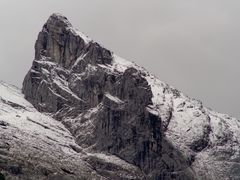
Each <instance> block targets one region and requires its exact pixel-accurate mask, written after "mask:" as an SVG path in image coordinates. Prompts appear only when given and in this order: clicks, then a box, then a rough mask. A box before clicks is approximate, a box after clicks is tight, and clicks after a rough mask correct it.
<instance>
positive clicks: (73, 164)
mask: <svg viewBox="0 0 240 180" xmlns="http://www.w3.org/2000/svg"><path fill="white" fill-rule="evenodd" d="M92 162H94V164H93V163H92ZM98 163H101V164H106V165H108V166H109V167H112V169H109V172H107V173H105V174H110V175H108V176H110V177H111V176H112V177H113V178H119V177H122V178H126V177H132V178H133V179H134V178H136V177H138V178H140V177H141V173H139V172H138V169H137V167H134V166H131V165H129V164H128V163H126V162H124V161H123V160H121V159H119V158H117V157H115V156H110V155H106V154H102V153H101V154H99V153H98V154H94V153H88V152H85V151H84V150H83V149H82V148H81V147H80V146H78V145H77V144H76V143H75V138H74V137H73V136H72V135H71V133H70V132H69V131H68V130H67V129H66V128H65V127H64V126H63V125H62V123H60V122H58V121H56V120H54V119H53V118H51V116H50V115H49V114H42V113H40V112H38V111H37V110H36V109H35V108H34V107H33V106H32V105H31V104H30V103H29V102H28V101H26V100H25V99H24V96H23V94H22V93H21V90H20V89H17V88H16V87H14V86H11V85H8V84H6V83H4V82H0V173H1V174H0V179H1V178H3V177H5V178H6V179H59V180H60V179H105V178H104V176H102V174H104V172H103V170H102V167H101V166H99V165H98V166H95V165H97V164H98ZM112 171H113V172H114V173H115V174H113V172H112ZM133 173H134V174H138V175H136V176H134V175H133ZM111 174H113V175H111Z"/></svg>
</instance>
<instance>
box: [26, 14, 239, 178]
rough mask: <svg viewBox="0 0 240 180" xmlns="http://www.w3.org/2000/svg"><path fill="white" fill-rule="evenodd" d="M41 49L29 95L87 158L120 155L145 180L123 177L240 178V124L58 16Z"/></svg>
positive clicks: (41, 41) (107, 174)
mask: <svg viewBox="0 0 240 180" xmlns="http://www.w3.org/2000/svg"><path fill="white" fill-rule="evenodd" d="M35 49H36V58H35V60H34V61H33V66H32V67H31V69H30V71H29V72H28V74H27V75H26V77H25V79H24V83H23V93H24V95H25V98H26V99H27V100H28V101H29V102H31V103H32V104H33V105H34V107H36V108H37V109H38V110H39V111H40V112H47V113H50V115H51V116H52V117H54V118H55V119H57V120H59V121H61V122H62V123H63V124H64V125H65V127H66V128H67V129H68V130H69V131H70V133H71V135H72V136H73V137H74V138H75V141H76V143H77V145H79V146H81V148H82V149H84V150H85V151H86V152H87V153H89V154H92V153H98V154H101V156H102V154H110V155H114V156H117V157H118V158H120V159H122V160H123V161H124V162H125V163H127V164H129V165H131V166H135V167H137V169H139V170H140V171H141V172H142V174H144V176H145V177H144V178H142V177H141V178H139V177H136V176H135V177H136V178H132V176H128V178H122V179H150V180H155V179H169V180H170V179H239V176H240V174H239V171H238V170H239V169H240V164H239V154H240V152H239V144H240V139H239V137H240V131H239V128H240V121H238V120H237V119H235V118H231V117H229V116H226V115H223V114H219V113H216V112H214V111H212V110H209V109H208V108H205V107H204V106H203V105H202V103H201V102H200V101H197V100H194V99H191V98H189V97H187V96H185V95H184V94H183V93H181V92H180V91H178V90H177V89H174V88H172V87H170V86H168V85H167V84H165V83H163V82H161V81H160V80H159V79H157V78H156V77H154V76H153V75H151V74H150V73H148V72H147V71H146V70H145V69H144V68H141V67H139V66H138V65H136V64H134V63H131V62H128V61H126V60H124V59H122V58H120V57H118V56H116V55H115V54H114V53H113V52H111V51H109V50H108V49H105V48H104V47H102V46H101V45H99V44H98V43H96V42H93V41H91V40H90V41H89V39H88V38H87V37H86V36H83V35H82V34H81V33H79V32H78V31H77V30H75V29H74V28H73V27H72V25H71V24H70V23H69V21H68V20H67V18H65V17H64V16H62V15H60V14H53V15H52V16H50V18H49V20H48V21H47V23H46V24H45V25H44V27H43V29H42V31H41V32H40V33H39V36H38V39H37V41H36V45H35ZM169 73H171V72H169ZM87 159H90V160H91V162H92V163H90V165H91V166H93V167H94V168H95V169H97V171H96V172H100V171H99V169H98V168H99V167H96V165H99V164H100V163H98V162H96V161H95V160H94V159H91V157H87ZM110 160H111V159H110ZM95 162H96V163H95ZM226 164H227V166H226ZM101 167H103V171H102V172H100V174H104V176H105V177H107V178H108V177H109V178H110V179H121V178H120V177H119V178H116V176H113V175H116V173H111V172H109V171H108V170H109V169H112V166H111V167H110V168H107V169H108V170H106V166H105V165H103V166H101ZM108 167H109V166H108ZM123 167H127V166H125V165H123ZM124 171H125V170H124ZM103 172H104V173H103ZM126 174H127V175H128V174H129V172H127V173H126ZM134 174H135V175H138V174H136V173H134ZM236 177H237V178H236Z"/></svg>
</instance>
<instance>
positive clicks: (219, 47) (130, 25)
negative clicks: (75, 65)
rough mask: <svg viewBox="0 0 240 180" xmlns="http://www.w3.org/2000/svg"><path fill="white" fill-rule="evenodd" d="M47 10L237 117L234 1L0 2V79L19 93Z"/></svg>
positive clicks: (239, 6) (239, 42) (239, 86)
mask: <svg viewBox="0 0 240 180" xmlns="http://www.w3.org/2000/svg"><path fill="white" fill-rule="evenodd" d="M53 12H59V13H62V14H64V15H65V16H67V17H68V19H69V20H70V21H71V22H72V24H73V25H74V26H75V27H76V28H78V29H79V30H80V31H82V32H84V33H85V34H86V35H88V36H89V37H91V38H92V39H94V40H95V41H98V42H100V43H101V44H103V45H104V46H105V47H107V48H109V49H111V50H113V51H114V52H115V53H117V54H118V55H120V56H122V57H124V58H125V59H128V60H131V61H135V62H137V63H138V64H140V65H142V66H144V67H146V68H147V69H148V70H149V71H150V72H152V73H153V74H155V75H156V76H158V77H159V78H160V79H161V80H162V81H165V82H167V83H169V84H170V85H173V86H174V87H176V88H178V89H180V90H181V91H183V92H184V93H185V94H187V95H189V96H191V97H194V98H197V99H201V100H202V101H203V103H204V105H205V106H207V107H211V108H213V109H215V110H217V111H220V112H223V113H228V114H230V115H233V116H236V117H238V118H240V111H239V107H240V106H239V101H240V83H239V72H240V71H239V66H240V62H239V61H240V23H239V22H240V21H239V20H240V1H239V0H41V1H36V0H21V1H17V0H0V17H1V21H0V27H1V30H0V32H1V33H0V79H1V80H3V81H6V82H8V83H12V84H15V85H17V86H19V87H21V83H22V81H23V78H24V76H25V74H26V73H27V71H28V69H29V68H30V66H31V63H32V60H33V56H34V43H35V40H36V38H37V34H38V32H39V31H40V30H41V27H42V25H43V24H44V23H45V21H46V20H47V18H48V16H49V15H50V14H52V13H53Z"/></svg>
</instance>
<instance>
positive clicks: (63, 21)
mask: <svg viewBox="0 0 240 180" xmlns="http://www.w3.org/2000/svg"><path fill="white" fill-rule="evenodd" d="M46 25H52V26H56V27H58V26H60V27H72V24H71V23H70V22H69V21H68V19H67V17H65V16H64V15H62V14H60V13H53V14H52V15H51V16H50V17H49V18H48V20H47V23H46Z"/></svg>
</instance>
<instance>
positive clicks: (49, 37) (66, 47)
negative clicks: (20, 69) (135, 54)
mask: <svg viewBox="0 0 240 180" xmlns="http://www.w3.org/2000/svg"><path fill="white" fill-rule="evenodd" d="M86 55H87V56H86ZM93 56H94V57H93ZM81 57H85V61H86V63H97V62H93V61H92V59H95V60H96V61H98V63H109V62H110V61H111V59H112V54H111V52H110V51H109V50H107V49H105V48H103V47H102V46H100V45H99V44H98V43H96V42H93V41H92V40H91V39H90V38H88V37H87V36H85V35H84V34H83V33H81V32H80V31H78V30H77V29H75V28H73V26H72V25H71V23H70V22H69V21H68V19H67V18H66V17H65V16H63V15H61V14H58V13H54V14H52V15H51V16H50V17H49V19H48V20H47V22H46V23H45V25H44V26H43V28H42V31H41V32H40V33H39V35H38V39H37V41H36V43H35V60H37V61H43V60H48V61H51V62H54V63H57V64H58V65H61V66H62V67H64V68H67V69H71V68H73V65H77V64H76V61H77V60H78V59H79V58H81Z"/></svg>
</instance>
